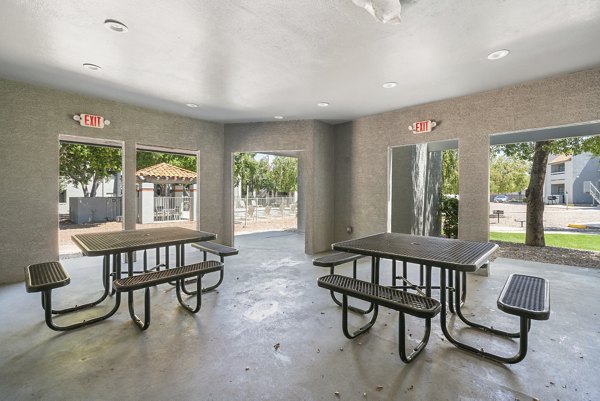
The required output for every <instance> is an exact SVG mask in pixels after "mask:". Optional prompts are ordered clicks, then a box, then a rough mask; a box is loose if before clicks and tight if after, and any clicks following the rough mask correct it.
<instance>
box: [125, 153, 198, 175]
mask: <svg viewBox="0 0 600 401" xmlns="http://www.w3.org/2000/svg"><path fill="white" fill-rule="evenodd" d="M159 163H169V164H170V165H172V166H177V167H181V168H184V169H186V170H190V171H196V157H195V156H186V155H176V154H173V153H163V152H146V151H139V152H137V154H136V168H137V169H138V170H141V169H143V168H146V167H150V166H154V165H155V164H159Z"/></svg>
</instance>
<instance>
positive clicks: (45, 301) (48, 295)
mask: <svg viewBox="0 0 600 401" xmlns="http://www.w3.org/2000/svg"><path fill="white" fill-rule="evenodd" d="M105 261H106V259H105ZM105 263H106V262H105ZM116 269H117V270H116V276H117V278H120V277H121V269H120V266H119V267H117V268H116ZM105 271H106V272H107V273H108V272H109V271H110V270H109V269H108V267H107V269H106V270H105ZM108 292H109V291H108V289H105V294H106V295H107V294H108ZM106 295H104V298H106ZM104 298H103V299H104ZM42 305H43V306H45V308H44V310H45V320H46V325H47V326H48V327H49V328H51V329H52V330H56V331H66V330H73V329H77V328H79V327H83V326H88V325H90V324H94V323H97V322H100V321H102V320H106V319H108V318H109V317H111V316H112V315H114V314H115V312H116V311H117V310H118V309H119V306H120V305H121V294H120V293H117V295H116V296H115V305H114V306H113V308H112V309H111V310H110V311H108V312H107V313H106V314H104V315H101V316H97V317H94V318H92V319H89V320H83V321H81V322H78V323H73V324H70V325H66V326H59V325H57V324H55V323H54V321H53V319H52V315H53V314H62V313H67V312H74V311H78V310H81V309H84V307H85V308H89V307H92V306H94V305H96V304H93V303H90V304H86V305H80V306H76V307H74V308H68V309H62V310H59V311H56V312H57V313H55V311H54V310H53V309H52V290H46V291H43V292H42Z"/></svg>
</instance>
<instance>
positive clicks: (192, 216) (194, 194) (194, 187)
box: [190, 184, 198, 221]
mask: <svg viewBox="0 0 600 401" xmlns="http://www.w3.org/2000/svg"><path fill="white" fill-rule="evenodd" d="M197 196H198V184H194V185H192V186H191V188H190V221H195V220H197V216H196V197H197Z"/></svg>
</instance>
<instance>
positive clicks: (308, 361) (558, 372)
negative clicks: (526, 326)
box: [0, 232, 600, 401]
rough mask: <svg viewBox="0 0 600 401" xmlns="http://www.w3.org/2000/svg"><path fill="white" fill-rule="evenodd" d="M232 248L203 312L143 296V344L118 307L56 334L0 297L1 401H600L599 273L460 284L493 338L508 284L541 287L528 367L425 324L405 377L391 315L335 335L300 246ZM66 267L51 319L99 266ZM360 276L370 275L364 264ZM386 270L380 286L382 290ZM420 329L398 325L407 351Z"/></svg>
mask: <svg viewBox="0 0 600 401" xmlns="http://www.w3.org/2000/svg"><path fill="white" fill-rule="evenodd" d="M236 241H237V244H236V246H237V247H239V249H240V254H239V255H238V256H234V257H230V258H228V259H227V260H226V264H225V266H226V278H225V281H224V282H223V284H222V285H221V287H220V288H219V291H218V292H213V293H209V294H205V295H204V296H203V305H202V309H201V310H200V312H199V313H198V314H197V315H195V316H194V315H190V314H188V313H187V312H185V311H184V310H183V309H182V308H181V307H180V306H179V305H178V303H177V301H176V297H175V291H174V290H173V288H171V287H170V286H168V285H162V286H160V287H158V288H157V289H153V290H152V308H153V309H152V324H151V325H150V328H149V329H148V330H147V331H145V332H141V331H140V330H138V329H137V327H135V326H134V324H133V323H132V322H131V321H130V319H129V315H128V312H127V306H126V303H124V304H122V305H121V308H120V310H119V311H118V313H117V314H116V315H115V316H113V317H112V318H110V319H109V320H107V321H105V322H101V323H99V324H96V325H93V326H90V327H86V328H83V329H79V330H75V331H71V332H66V333H58V332H54V331H51V330H50V329H48V328H47V327H46V325H45V323H44V321H43V313H42V309H41V307H40V303H39V302H40V300H39V296H38V294H28V293H26V292H25V288H24V285H23V283H19V284H13V285H4V286H1V287H0V364H1V365H0V372H1V374H0V399H2V400H30V399H31V400H34V399H43V400H67V399H69V400H83V399H87V400H96V399H119V400H139V399H144V400H188V399H190V400H191V399H194V400H334V401H338V400H398V399H402V400H510V401H514V400H521V401H522V400H531V399H539V400H600V386H599V385H598V384H597V383H598V380H597V377H598V371H599V368H600V323H598V322H599V319H598V316H599V314H600V303H598V301H597V299H598V298H597V293H598V289H599V288H600V269H598V270H595V269H584V268H576V267H565V266H558V265H550V264H540V263H533V262H523V261H514V260H508V259H497V260H496V261H495V262H494V263H493V264H492V267H491V273H492V274H491V276H490V277H481V276H475V275H471V276H470V277H469V299H468V300H467V307H466V308H465V312H466V313H467V314H470V313H473V314H475V315H476V316H478V317H481V318H483V319H485V320H487V321H489V322H493V325H494V326H495V327H508V328H516V327H517V321H516V319H515V318H514V317H512V316H510V315H506V314H504V313H502V312H500V311H498V310H497V308H496V306H495V302H496V298H497V296H498V294H499V292H500V289H501V287H502V285H503V283H504V281H505V279H506V277H507V276H508V275H509V274H510V273H513V272H521V273H525V274H536V275H540V276H543V277H546V278H548V279H549V280H550V282H551V300H552V315H551V317H550V320H548V321H542V322H537V321H534V322H533V324H532V328H531V339H530V348H529V349H530V351H529V354H528V355H527V357H526V358H525V360H524V361H523V362H521V363H519V364H517V365H512V366H504V365H500V364H497V363H493V362H489V361H486V360H482V359H480V358H478V357H476V356H473V355H470V354H467V353H465V352H463V351H460V350H458V349H457V348H455V347H454V346H452V345H451V344H449V343H448V341H445V339H444V337H443V335H442V333H441V330H440V329H439V319H438V318H436V319H435V320H434V322H433V331H432V336H431V339H430V342H429V345H428V346H427V348H426V350H425V351H424V352H423V353H422V354H421V355H420V356H419V357H418V358H417V360H415V361H414V362H413V363H411V364H410V365H405V364H403V363H402V362H401V361H400V358H399V357H398V350H397V346H398V340H397V321H398V318H397V314H396V313H388V310H387V309H382V313H380V318H379V320H378V322H377V323H376V325H375V326H374V327H373V328H372V329H371V331H370V332H368V333H367V334H365V335H363V336H361V337H359V338H357V339H355V340H353V341H351V340H348V339H346V338H345V337H344V336H343V334H342V332H341V327H340V324H341V312H340V308H338V307H337V306H335V305H334V304H333V302H332V301H331V299H330V298H329V294H328V293H327V292H326V291H325V290H323V289H321V288H318V287H317V285H316V280H317V278H318V277H319V276H321V275H324V274H326V273H327V272H328V271H327V269H323V268H318V267H314V266H313V265H312V264H311V257H309V256H308V255H305V254H304V253H303V248H304V240H303V237H302V236H300V235H298V234H295V233H289V232H271V233H262V234H251V235H243V236H239V237H237V238H236ZM186 255H187V257H186V258H187V260H186V261H187V262H192V261H194V260H199V259H200V256H201V254H200V252H197V251H194V250H192V249H191V248H189V249H188V250H187V254H186ZM63 262H64V265H65V267H66V268H67V269H68V271H69V273H70V274H71V277H72V282H71V284H70V285H69V286H67V287H64V288H60V289H58V290H56V291H55V292H54V294H55V296H54V301H55V304H56V306H60V305H65V306H66V305H70V304H74V303H77V302H79V303H81V302H82V301H85V299H82V297H81V294H85V293H90V292H97V293H99V287H100V280H99V279H100V270H99V266H100V259H99V258H76V259H67V260H64V261H63ZM361 266H363V267H364V269H361V270H363V271H364V272H366V271H367V270H368V269H367V266H368V265H367V261H366V260H365V262H363V263H361ZM388 266H389V265H388V264H384V265H383V267H382V277H385V279H387V280H388V281H389V277H388V276H389V274H385V273H386V272H387V271H389V268H388ZM349 268H350V266H348V268H347V269H346V270H349ZM434 270H435V269H434ZM206 281H208V278H207V279H206ZM138 293H140V294H139V295H141V292H140V291H138ZM136 299H138V298H136ZM138 305H140V306H141V305H142V304H141V303H138ZM107 307H108V306H107ZM139 311H140V313H141V312H142V308H140V310H139ZM70 318H71V317H70V316H66V317H62V318H61V319H63V321H64V319H70ZM353 320H354V321H355V322H356V323H357V324H359V323H360V321H359V320H360V318H358V317H357V316H353ZM421 323H422V322H421V321H419V320H413V319H411V320H410V321H409V328H410V331H411V333H415V335H414V337H415V338H416V337H418V335H419V333H420V332H421V330H422V328H421V327H422V325H421ZM471 331H472V330H459V329H456V330H454V332H455V333H457V334H460V335H461V336H462V338H471V339H474V340H476V341H479V343H480V344H481V345H480V346H481V347H485V348H486V350H496V351H499V352H502V351H506V352H507V353H508V352H511V350H513V349H515V347H516V344H515V343H514V342H513V341H512V340H496V339H493V338H492V337H490V336H488V335H485V334H482V333H472V332H471ZM276 344H279V347H278V349H276V348H277V347H275V345H276ZM336 392H339V395H337V394H336Z"/></svg>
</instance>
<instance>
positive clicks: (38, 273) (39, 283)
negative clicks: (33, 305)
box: [25, 262, 71, 292]
mask: <svg viewBox="0 0 600 401" xmlns="http://www.w3.org/2000/svg"><path fill="white" fill-rule="evenodd" d="M70 282H71V277H70V276H69V274H68V273H67V271H66V270H65V268H64V267H63V265H62V264H61V263H60V262H45V263H37V264H33V265H29V266H27V267H26V268H25V289H26V290H27V292H40V291H46V290H52V289H54V288H58V287H64V286H65V285H68V284H69V283H70Z"/></svg>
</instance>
